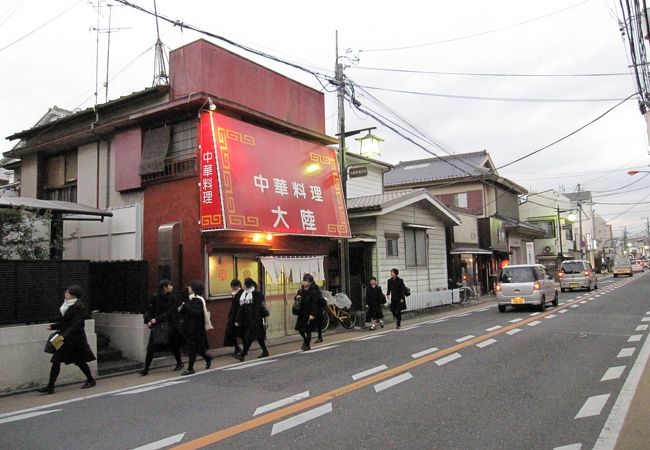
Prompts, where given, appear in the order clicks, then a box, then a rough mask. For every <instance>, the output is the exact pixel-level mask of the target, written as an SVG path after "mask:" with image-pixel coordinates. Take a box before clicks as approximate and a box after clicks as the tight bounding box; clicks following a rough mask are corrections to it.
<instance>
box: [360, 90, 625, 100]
mask: <svg viewBox="0 0 650 450" xmlns="http://www.w3.org/2000/svg"><path fill="white" fill-rule="evenodd" d="M360 87H363V88H364V89H371V90H374V91H385V92H396V93H399V94H412V95H424V96H427V97H441V98H454V99H460V100H482V101H491V102H520V103H590V102H618V101H621V100H628V99H629V97H628V98H626V99H621V98H518V97H482V96H476V95H453V94H441V93H438V92H422V91H409V90H404V89H391V88H385V87H379V86H360Z"/></svg>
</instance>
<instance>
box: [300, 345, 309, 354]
mask: <svg viewBox="0 0 650 450" xmlns="http://www.w3.org/2000/svg"><path fill="white" fill-rule="evenodd" d="M302 350H303V351H305V352H306V351H307V350H311V347H310V346H309V345H303V346H302Z"/></svg>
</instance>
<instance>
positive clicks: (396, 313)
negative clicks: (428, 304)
mask: <svg viewBox="0 0 650 450" xmlns="http://www.w3.org/2000/svg"><path fill="white" fill-rule="evenodd" d="M398 275H399V270H398V269H396V268H392V269H391V270H390V278H389V279H388V286H387V287H386V295H387V296H388V297H389V298H390V312H391V313H393V317H394V318H395V321H396V322H395V327H396V328H397V329H398V330H399V329H400V327H401V325H402V311H403V310H405V309H406V285H405V284H404V280H402V279H401V278H400V277H399V276H398Z"/></svg>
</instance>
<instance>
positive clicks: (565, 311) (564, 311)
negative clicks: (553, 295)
mask: <svg viewBox="0 0 650 450" xmlns="http://www.w3.org/2000/svg"><path fill="white" fill-rule="evenodd" d="M568 312H569V310H568V309H562V310H560V314H564V313H568Z"/></svg>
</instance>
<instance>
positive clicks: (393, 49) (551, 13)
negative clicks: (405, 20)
mask: <svg viewBox="0 0 650 450" xmlns="http://www.w3.org/2000/svg"><path fill="white" fill-rule="evenodd" d="M589 1H591V0H585V1H583V2H580V3H576V4H575V5H571V6H568V7H566V8H562V9H558V10H556V11H552V12H550V13H548V14H544V15H542V16H538V17H534V18H532V19H528V20H524V21H523V22H518V23H514V24H512V25H506V26H504V27H500V28H494V29H492V30H487V31H482V32H480V33H473V34H468V35H465V36H459V37H455V38H451V39H444V40H442V41H435V42H428V43H424V44H415V45H406V46H403V47H389V48H374V49H366V50H359V51H360V52H366V53H369V52H389V51H395V50H408V49H412V48H420V47H430V46H433V45H438V44H446V43H448V42H455V41H460V40H463V39H470V38H475V37H479V36H485V35H486V34H490V33H497V32H499V31H504V30H508V29H510V28H514V27H518V26H521V25H526V24H528V23H531V22H535V21H537V20H541V19H545V18H546V17H549V16H552V15H555V14H559V13H562V12H564V11H568V10H570V9H573V8H576V7H578V6H580V5H584V4H585V3H588V2H589Z"/></svg>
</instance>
